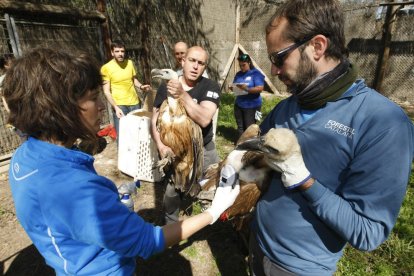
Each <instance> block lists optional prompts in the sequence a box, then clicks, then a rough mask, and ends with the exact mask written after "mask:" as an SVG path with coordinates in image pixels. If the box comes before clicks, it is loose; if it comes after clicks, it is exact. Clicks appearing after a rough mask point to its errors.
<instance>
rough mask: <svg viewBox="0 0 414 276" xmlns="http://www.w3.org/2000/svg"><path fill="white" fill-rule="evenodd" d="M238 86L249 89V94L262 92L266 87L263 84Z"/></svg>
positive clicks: (238, 85)
mask: <svg viewBox="0 0 414 276" xmlns="http://www.w3.org/2000/svg"><path fill="white" fill-rule="evenodd" d="M237 87H238V88H240V89H243V90H245V91H247V92H248V93H249V94H255V93H261V92H262V91H263V88H264V86H263V85H260V86H255V87H252V88H248V87H247V85H246V84H237Z"/></svg>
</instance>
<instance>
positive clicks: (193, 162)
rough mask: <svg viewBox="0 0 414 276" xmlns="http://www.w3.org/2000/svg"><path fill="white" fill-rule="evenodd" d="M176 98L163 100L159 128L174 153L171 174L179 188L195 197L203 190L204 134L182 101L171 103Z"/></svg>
mask: <svg viewBox="0 0 414 276" xmlns="http://www.w3.org/2000/svg"><path fill="white" fill-rule="evenodd" d="M171 101H172V98H171V97H167V99H166V100H165V101H164V102H163V103H162V105H161V107H160V109H159V112H160V114H159V116H158V119H157V129H158V131H159V133H160V139H161V141H162V142H163V143H164V144H165V145H166V146H168V147H170V148H171V149H172V151H173V152H174V155H175V156H174V158H173V159H172V160H171V166H170V167H169V168H167V167H165V169H167V170H171V171H170V173H166V175H171V177H170V181H172V182H173V183H174V185H175V187H176V188H177V189H180V190H181V191H182V192H185V193H189V194H190V195H191V196H195V195H197V194H198V192H199V191H200V185H199V184H198V182H199V181H200V180H201V177H202V173H203V172H202V168H203V135H202V132H201V128H200V126H199V125H197V124H196V123H195V122H194V121H193V120H192V119H191V118H190V117H189V116H188V115H187V112H186V110H185V108H184V106H183V104H182V102H181V100H176V102H174V103H171Z"/></svg>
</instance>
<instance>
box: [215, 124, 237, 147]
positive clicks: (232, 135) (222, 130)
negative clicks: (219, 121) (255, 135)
mask: <svg viewBox="0 0 414 276" xmlns="http://www.w3.org/2000/svg"><path fill="white" fill-rule="evenodd" d="M217 135H219V136H221V137H223V138H224V139H226V140H228V141H231V142H233V143H235V142H236V139H237V135H238V134H237V129H235V128H234V127H227V126H217Z"/></svg>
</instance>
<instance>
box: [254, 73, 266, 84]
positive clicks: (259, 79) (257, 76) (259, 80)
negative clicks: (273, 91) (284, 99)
mask: <svg viewBox="0 0 414 276" xmlns="http://www.w3.org/2000/svg"><path fill="white" fill-rule="evenodd" d="M264 80H265V76H264V75H263V74H262V73H261V72H260V71H259V70H257V69H256V70H255V72H254V74H253V87H256V86H264Z"/></svg>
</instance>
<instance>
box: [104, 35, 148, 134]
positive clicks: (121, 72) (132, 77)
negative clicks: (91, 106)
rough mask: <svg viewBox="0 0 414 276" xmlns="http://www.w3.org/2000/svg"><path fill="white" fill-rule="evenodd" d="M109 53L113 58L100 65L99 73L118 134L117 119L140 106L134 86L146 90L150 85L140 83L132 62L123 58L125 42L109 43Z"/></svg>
mask: <svg viewBox="0 0 414 276" xmlns="http://www.w3.org/2000/svg"><path fill="white" fill-rule="evenodd" d="M111 54H112V57H113V59H111V60H110V61H109V62H108V63H106V64H104V65H103V66H102V68H101V74H102V77H103V81H104V82H103V91H104V94H105V97H106V99H107V100H108V102H109V103H110V104H111V106H112V108H113V111H114V112H113V117H114V124H115V129H116V133H117V135H118V134H119V119H120V118H121V117H122V116H124V115H126V114H128V112H130V111H132V110H135V109H139V108H140V107H141V106H140V101H139V98H138V95H137V93H136V91H135V87H137V88H139V89H140V90H142V91H144V92H147V91H150V90H151V86H150V85H148V84H142V83H140V82H139V81H138V79H137V78H136V70H135V66H134V64H133V62H132V61H131V60H130V59H127V58H125V44H123V43H122V42H121V41H114V42H113V43H112V44H111ZM134 86H135V87H134Z"/></svg>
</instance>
